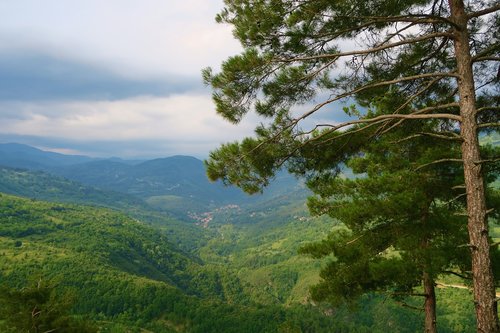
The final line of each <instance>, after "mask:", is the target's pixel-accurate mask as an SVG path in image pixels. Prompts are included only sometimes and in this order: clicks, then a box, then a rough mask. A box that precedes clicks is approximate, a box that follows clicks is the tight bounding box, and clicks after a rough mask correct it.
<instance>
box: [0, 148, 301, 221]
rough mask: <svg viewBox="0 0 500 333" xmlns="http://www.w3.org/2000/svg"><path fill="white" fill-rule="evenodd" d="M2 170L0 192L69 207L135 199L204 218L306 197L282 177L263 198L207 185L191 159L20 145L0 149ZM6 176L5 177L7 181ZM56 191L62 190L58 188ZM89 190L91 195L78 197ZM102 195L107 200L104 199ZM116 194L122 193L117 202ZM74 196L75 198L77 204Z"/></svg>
mask: <svg viewBox="0 0 500 333" xmlns="http://www.w3.org/2000/svg"><path fill="white" fill-rule="evenodd" d="M2 166H3V167H4V168H3V169H2V170H3V171H2V172H3V177H2V178H0V189H3V191H5V192H7V193H11V194H19V195H26V196H31V197H39V198H41V199H48V200H52V199H57V198H58V197H59V198H61V199H62V201H67V200H66V199H64V198H67V197H71V198H72V199H71V200H70V201H71V202H83V203H92V202H90V201H89V200H88V199H84V198H85V197H86V198H93V199H97V201H99V202H100V203H101V204H104V205H106V206H108V207H117V204H119V203H120V202H121V201H125V203H126V204H130V203H131V202H132V201H134V200H135V201H136V203H137V202H138V201H141V203H142V202H144V201H145V202H147V203H149V204H150V205H152V206H153V208H154V209H159V210H162V211H167V212H170V213H173V214H175V215H177V216H179V217H183V218H185V217H187V212H188V211H192V212H195V213H203V212H207V211H210V210H213V209H216V208H217V207H219V206H222V205H227V204H238V205H242V204H243V205H253V204H256V203H259V202H264V201H267V200H270V199H274V198H276V197H280V196H289V195H290V194H295V195H297V196H300V197H301V198H305V197H306V196H307V193H308V192H307V191H306V190H305V187H304V185H303V184H302V183H300V182H299V181H297V180H296V179H295V178H294V177H292V176H291V175H289V174H288V173H285V172H283V173H281V174H279V175H278V176H277V177H276V179H275V181H273V182H272V184H271V185H270V186H269V188H268V189H266V191H265V193H264V194H263V195H254V196H248V195H246V194H244V193H243V192H242V191H241V190H239V189H237V188H234V187H226V186H224V185H222V184H221V183H212V182H210V181H209V180H208V179H207V177H206V175H205V168H204V166H203V162H202V161H201V160H199V159H196V158H194V157H191V156H172V157H167V158H159V159H154V160H149V161H126V160H121V159H116V158H111V159H93V158H90V157H85V156H73V155H63V154H58V153H52V152H46V151H42V150H39V149H36V148H33V147H30V146H25V145H20V144H0V167H2ZM9 168H10V169H9ZM13 168H17V169H23V170H24V171H21V170H17V172H18V176H14V175H13V173H12V169H13ZM7 170H11V171H7ZM26 170H28V171H36V172H37V173H36V176H35V174H33V173H31V174H30V175H29V173H26ZM42 171H43V172H45V173H42ZM21 172H25V177H20V173H21ZM7 173H9V174H10V175H9V176H7ZM52 176H54V177H53V180H52V181H51V177H52ZM61 177H62V178H61ZM21 178H24V180H21ZM28 178H29V179H30V181H28ZM63 178H65V179H66V180H63ZM68 180H69V181H68ZM70 181H71V186H72V188H73V191H74V193H69V192H71V191H72V190H70V188H69V186H70ZM10 182H14V183H12V184H10ZM29 182H33V185H35V184H37V185H35V189H34V190H35V192H34V194H33V191H32V193H29V192H30V190H29V189H27V191H22V190H21V188H23V186H24V188H26V185H27V184H28V183H29ZM23 183H24V185H23ZM78 183H79V184H80V185H78ZM42 184H43V185H42ZM63 184H64V185H63ZM61 186H63V187H65V188H66V189H65V190H62V189H60V187H61ZM55 187H59V190H55ZM36 188H38V190H39V191H36ZM89 191H90V192H93V193H92V194H91V195H85V194H84V193H82V192H89ZM110 191H111V192H114V194H113V193H111V192H110ZM43 192H46V193H43ZM98 192H99V193H100V195H98ZM57 193H59V194H57ZM103 193H106V196H107V197H109V198H110V199H109V200H108V199H106V198H105V197H104V196H103V195H102V194H103ZM117 193H121V197H118V196H117ZM78 196H79V197H80V198H78V199H77V198H76V197H78ZM98 197H100V198H98ZM73 199H77V201H74V200H73Z"/></svg>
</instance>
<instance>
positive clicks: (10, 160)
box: [0, 143, 94, 170]
mask: <svg viewBox="0 0 500 333" xmlns="http://www.w3.org/2000/svg"><path fill="white" fill-rule="evenodd" d="M92 160H94V159H93V158H91V157H88V156H81V155H64V154H59V153H54V152H49V151H43V150H40V149H37V148H34V147H31V146H27V145H23V144H19V143H2V144H0V165H3V166H9V167H15V168H25V169H37V170H44V169H46V168H47V167H50V166H61V165H72V164H78V163H85V162H89V161H92Z"/></svg>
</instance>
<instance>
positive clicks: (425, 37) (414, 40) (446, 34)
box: [276, 32, 453, 62]
mask: <svg viewBox="0 0 500 333" xmlns="http://www.w3.org/2000/svg"><path fill="white" fill-rule="evenodd" d="M437 37H453V35H452V34H451V33H449V32H436V33H432V34H427V35H423V36H420V37H416V38H410V39H406V40H402V41H399V42H395V43H390V44H385V45H381V46H378V47H374V48H371V49H366V50H357V51H348V52H339V53H332V54H320V55H317V56H308V57H295V58H289V59H276V61H278V62H296V61H307V60H317V59H325V58H337V57H338V58H340V57H347V56H353V55H363V54H371V53H376V52H379V51H383V50H386V49H391V48H394V47H397V46H401V45H406V44H413V43H417V42H421V41H424V40H428V39H432V38H437Z"/></svg>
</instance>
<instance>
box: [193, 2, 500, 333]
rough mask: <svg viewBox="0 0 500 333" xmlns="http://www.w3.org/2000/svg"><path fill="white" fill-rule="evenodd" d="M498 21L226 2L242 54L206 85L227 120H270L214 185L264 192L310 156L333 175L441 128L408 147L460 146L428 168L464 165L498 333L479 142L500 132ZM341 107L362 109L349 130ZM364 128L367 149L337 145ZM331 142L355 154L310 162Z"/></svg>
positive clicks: (472, 241) (457, 13) (472, 245)
mask: <svg viewBox="0 0 500 333" xmlns="http://www.w3.org/2000/svg"><path fill="white" fill-rule="evenodd" d="M499 10H500V5H499V4H498V3H497V2H496V1H489V0H487V1H469V2H467V3H464V2H463V0H448V1H444V0H436V1H426V0H420V1H418V0H414V1H398V0H390V1H381V0H378V1H377V0H375V1H357V0H355V1H330V0H314V1H313V0H309V1H307V0H306V1H280V0H238V1H226V7H225V8H224V10H223V11H222V12H221V14H219V16H218V17H217V20H218V21H219V22H226V23H229V24H232V25H233V26H234V35H235V36H236V37H237V38H238V39H239V40H240V41H241V43H242V45H243V47H244V51H243V53H242V54H241V55H238V56H234V57H231V58H229V59H228V60H227V61H225V62H224V63H223V65H222V70H221V72H220V73H217V74H214V73H213V72H212V70H211V69H206V70H205V71H204V74H203V75H204V80H205V82H206V83H207V84H209V85H211V86H212V88H213V89H214V93H213V98H214V101H215V104H216V107H217V112H218V113H219V114H221V115H222V116H223V117H225V118H226V119H228V120H229V121H232V122H235V123H237V122H238V121H240V120H241V119H242V117H243V116H244V115H245V114H246V113H247V112H248V111H250V110H255V111H256V112H257V113H258V114H260V115H262V116H264V117H268V118H269V119H270V121H269V123H267V124H263V125H260V126H259V127H257V129H256V138H255V139H251V138H248V139H245V140H243V141H242V142H241V143H231V144H226V145H223V146H221V148H220V149H218V150H216V151H214V152H213V153H212V154H211V156H210V159H209V161H208V162H207V168H208V174H209V177H210V178H212V179H222V180H223V181H225V182H226V183H232V184H235V185H237V186H240V187H242V188H243V189H244V190H246V191H248V192H256V191H259V190H260V189H261V188H262V187H263V186H265V185H266V184H267V183H268V181H269V178H271V177H272V176H273V174H274V173H275V172H276V170H277V169H279V168H280V167H282V166H289V165H291V168H292V169H293V164H294V163H296V162H297V161H300V162H304V160H307V159H308V158H310V157H311V156H312V157H313V159H312V160H309V161H307V162H305V163H307V164H308V165H309V166H310V168H311V169H314V168H317V167H323V166H322V164H328V163H330V168H331V169H334V168H336V167H338V165H339V164H336V163H337V162H341V161H342V157H343V156H346V155H349V153H350V152H353V151H355V150H356V149H357V148H359V147H360V146H362V145H363V144H364V143H369V142H370V141H373V140H375V139H376V138H379V137H381V136H383V135H386V134H388V133H390V132H391V131H394V130H395V129H396V128H398V127H401V126H402V124H406V123H412V124H414V123H418V122H425V121H427V120H429V119H432V120H435V121H436V122H437V123H438V125H437V126H435V127H434V128H432V131H430V132H425V133H413V132H412V133H411V135H412V136H413V137H412V138H409V140H414V139H415V138H417V137H434V138H440V139H441V140H443V141H444V142H449V143H450V145H452V142H458V143H459V144H460V145H461V154H460V156H458V157H456V158H449V157H447V156H436V159H435V160H434V161H430V162H428V163H435V164H439V163H442V164H453V163H457V164H458V163H461V164H462V165H463V174H464V185H463V186H464V191H465V193H466V199H467V200H466V203H467V213H466V214H467V219H468V234H469V242H468V244H469V249H470V251H471V258H472V271H473V287H474V303H475V306H476V316H477V328H478V331H479V332H499V331H500V326H499V322H498V315H497V302H496V299H495V285H494V277H493V270H492V263H491V257H490V242H489V237H488V222H487V221H488V218H487V216H488V214H489V213H491V209H489V208H490V207H488V208H487V206H486V197H485V192H486V189H485V182H484V178H483V174H484V173H483V169H484V168H486V163H488V162H491V161H498V156H492V157H491V158H485V157H484V156H483V157H482V156H481V155H480V148H479V142H478V134H479V133H480V132H481V131H488V130H489V131H492V130H496V129H497V128H498V126H499V112H498V110H499V107H500V101H499V100H500V99H499V97H498V82H499V81H498V77H497V70H496V69H497V68H496V66H497V65H496V64H497V62H498V61H499V60H500V57H499V52H500V49H499V45H500V44H499V36H500V34H499V29H500V24H499V20H500V16H499V14H498V12H499ZM346 41H352V43H346ZM346 44H347V45H346ZM351 44H356V46H352V47H350V46H349V45H351ZM344 60H345V61H344ZM394 94H397V96H396V97H397V98H395V97H394ZM383 99H388V100H390V101H393V102H391V103H388V104H387V105H388V108H387V109H385V110H384V112H383V113H382V114H379V113H374V112H369V110H370V109H373V105H374V104H377V103H378V102H379V101H380V100H383ZM313 101H315V102H313ZM339 101H347V103H350V102H353V101H355V106H353V107H349V106H346V107H345V110H344V111H346V113H347V114H348V115H350V116H351V117H353V119H352V120H349V121H346V122H343V123H340V124H339V123H336V122H334V121H328V119H332V117H331V116H330V114H331V112H332V110H334V109H335V108H338V104H336V103H337V102H339ZM301 110H302V111H301ZM303 110H305V111H303ZM318 119H327V121H319V120H318ZM357 124H365V125H366V126H362V127H360V128H359V132H358V133H364V135H363V136H362V137H361V138H359V136H357V137H358V138H355V137H354V136H355V134H357V133H355V132H353V131H348V132H346V133H345V134H344V135H343V134H339V135H334V133H339V131H341V130H343V129H346V128H349V127H350V126H353V125H357ZM322 129H324V130H325V131H321V133H322V134H321V135H315V134H316V133H317V131H318V130H322ZM348 137H351V138H350V140H346V138H348ZM334 141H341V142H347V141H348V142H349V144H348V145H349V147H342V149H341V150H339V152H338V154H336V153H335V151H334V150H329V151H330V152H331V153H330V154H332V155H331V156H329V157H330V158H326V157H323V158H321V159H320V160H319V161H315V160H314V157H315V156H318V154H312V153H305V149H304V148H305V147H306V146H307V147H308V149H309V150H312V151H314V149H315V148H314V144H316V145H317V146H320V145H321V144H320V143H321V142H329V143H331V144H332V145H334V144H333V142H334ZM358 141H359V142H358ZM363 141H364V142H363ZM335 145H336V144H335ZM308 156H309V157H308ZM420 170H423V169H419V170H415V172H420Z"/></svg>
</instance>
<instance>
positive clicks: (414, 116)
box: [316, 113, 462, 130]
mask: <svg viewBox="0 0 500 333" xmlns="http://www.w3.org/2000/svg"><path fill="white" fill-rule="evenodd" d="M392 119H452V120H456V121H461V120H462V117H460V116H456V115H453V114H449V113H435V114H384V115H380V116H377V117H375V118H368V119H359V120H353V121H347V122H344V123H342V124H339V125H332V124H318V125H316V126H317V127H331V128H332V129H334V130H338V129H341V128H343V127H347V126H350V125H355V124H367V123H372V122H376V121H379V120H392Z"/></svg>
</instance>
